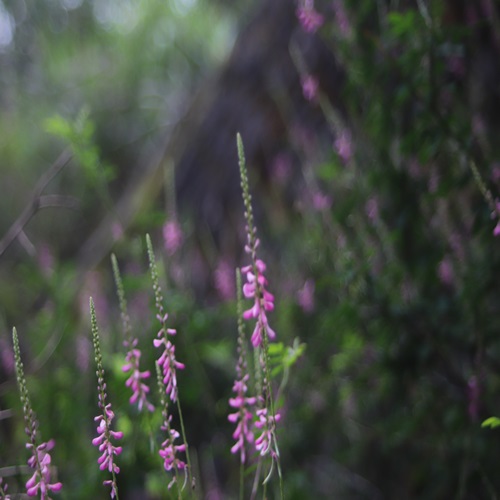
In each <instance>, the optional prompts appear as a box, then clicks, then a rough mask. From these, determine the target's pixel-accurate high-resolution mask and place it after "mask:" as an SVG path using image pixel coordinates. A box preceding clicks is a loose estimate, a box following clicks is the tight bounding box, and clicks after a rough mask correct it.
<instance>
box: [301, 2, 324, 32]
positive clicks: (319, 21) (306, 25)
mask: <svg viewBox="0 0 500 500" xmlns="http://www.w3.org/2000/svg"><path fill="white" fill-rule="evenodd" d="M302 3H303V5H302V6H301V7H299V8H298V9H297V11H296V14H297V19H298V20H299V22H300V24H301V25H302V28H303V29H304V31H306V32H307V33H315V32H316V31H317V30H318V28H320V27H321V26H322V25H323V23H324V18H323V16H322V15H321V14H319V13H318V12H316V10H314V0H304V1H303V2H302Z"/></svg>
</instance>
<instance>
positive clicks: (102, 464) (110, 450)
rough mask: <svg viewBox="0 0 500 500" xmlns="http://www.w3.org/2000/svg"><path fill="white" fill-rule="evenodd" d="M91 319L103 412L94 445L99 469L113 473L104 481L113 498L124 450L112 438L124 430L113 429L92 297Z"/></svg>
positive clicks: (98, 419) (118, 437)
mask: <svg viewBox="0 0 500 500" xmlns="http://www.w3.org/2000/svg"><path fill="white" fill-rule="evenodd" d="M90 320H91V325H92V341H93V343H94V352H95V361H96V364H97V372H96V373H97V389H98V406H99V408H100V409H101V411H102V413H101V414H100V415H97V416H96V417H95V418H94V421H95V422H98V425H97V434H98V436H97V437H96V438H94V439H93V440H92V444H93V445H94V446H98V447H99V451H100V452H101V453H102V455H101V456H100V457H99V459H98V460H97V463H98V464H99V469H101V470H102V471H104V470H108V471H109V472H110V473H111V479H108V480H106V481H103V484H104V485H105V486H110V487H111V493H110V495H111V498H115V497H118V487H117V484H116V474H118V473H119V472H120V468H119V467H118V466H117V465H116V464H115V462H114V455H119V454H120V453H121V452H122V447H121V446H113V444H112V443H111V438H113V439H121V438H122V437H123V432H116V431H112V430H111V422H112V420H113V418H114V417H115V414H114V413H113V410H112V409H111V403H106V399H107V393H106V384H105V382H104V368H103V366H102V355H101V347H100V342H99V330H98V328H97V318H96V313H95V307H94V301H93V300H92V297H91V298H90Z"/></svg>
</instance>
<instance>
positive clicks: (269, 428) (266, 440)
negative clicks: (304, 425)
mask: <svg viewBox="0 0 500 500" xmlns="http://www.w3.org/2000/svg"><path fill="white" fill-rule="evenodd" d="M256 413H257V418H258V420H257V421H256V422H255V424H254V425H255V427H257V429H261V430H262V433H261V434H260V436H259V437H258V438H257V439H256V440H255V449H256V450H257V451H258V452H259V453H260V455H261V456H264V455H267V454H268V453H270V454H271V456H272V457H273V458H275V454H276V452H275V450H274V449H273V448H272V439H273V435H274V432H275V427H276V422H278V421H279V420H280V418H281V415H280V414H279V413H277V414H276V415H274V416H273V415H270V414H269V412H268V410H267V408H261V409H259V410H257V412H256Z"/></svg>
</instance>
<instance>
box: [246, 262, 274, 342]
mask: <svg viewBox="0 0 500 500" xmlns="http://www.w3.org/2000/svg"><path fill="white" fill-rule="evenodd" d="M255 268H256V269H257V276H255V274H254V269H253V266H252V265H249V266H245V267H243V268H242V269H241V270H242V272H243V273H245V275H246V279H247V282H246V283H245V284H244V285H243V295H244V296H245V297H246V298H247V299H254V305H253V306H252V307H251V308H250V309H248V310H246V311H245V312H244V313H243V318H244V319H246V320H248V319H251V318H256V319H257V323H256V325H255V329H254V331H253V333H252V338H251V341H252V345H253V346H254V347H260V346H261V345H262V339H263V334H264V330H265V331H267V335H268V337H269V339H271V340H274V339H275V338H276V333H275V332H274V330H272V329H271V327H270V326H269V322H268V320H267V315H266V311H272V310H274V295H273V294H272V293H270V292H268V291H267V290H266V286H267V280H266V278H265V276H264V271H265V270H266V265H265V263H264V262H263V261H262V260H260V259H257V260H256V261H255Z"/></svg>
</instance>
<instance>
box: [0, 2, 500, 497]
mask: <svg viewBox="0 0 500 500" xmlns="http://www.w3.org/2000/svg"><path fill="white" fill-rule="evenodd" d="M499 34H500V8H499V6H498V2H495V1H494V0H480V1H477V2H465V1H461V0H444V1H434V0H418V1H417V0H415V1H411V0H400V1H394V0H379V1H377V2H373V1H368V0H366V1H365V0H356V1H355V0H343V1H342V0H328V1H326V0H316V2H314V3H313V2H311V1H308V0H304V1H302V0H299V1H298V2H294V1H292V0H272V1H271V0H260V1H258V2H250V1H244V0H238V1H225V0H171V1H168V2H166V1H164V0H161V1H160V0H136V1H129V0H120V1H118V0H108V1H101V0H36V1H35V0H3V1H0V110H1V112H0V189H1V196H0V477H4V478H5V480H6V481H7V482H8V483H9V491H10V492H12V493H15V492H17V491H19V492H21V491H23V485H24V483H25V481H26V479H27V478H28V477H29V476H28V474H29V471H28V470H27V467H26V465H25V464H26V460H27V458H28V456H27V450H26V449H25V445H24V443H25V436H24V424H23V418H22V407H21V404H20V402H19V398H18V391H17V386H16V381H15V374H14V367H13V356H12V347H11V345H12V343H11V331H12V327H13V326H16V328H17V331H18V333H19V337H20V342H21V351H22V356H23V361H24V366H25V371H26V374H27V380H28V389H29V391H30V395H31V399H32V405H33V407H34V409H35V411H36V413H37V415H38V418H39V421H40V433H41V436H42V437H43V439H44V440H47V439H49V438H54V439H55V441H56V447H55V448H54V450H53V452H52V459H53V464H54V466H55V473H56V474H57V477H58V479H59V480H61V481H62V482H63V483H64V489H63V491H62V492H61V494H60V495H59V496H58V497H59V498H71V499H90V498H106V497H107V495H108V494H109V492H108V491H107V490H106V489H105V488H104V487H103V486H102V481H103V480H104V479H105V478H104V477H103V474H102V473H101V472H100V471H99V469H98V467H97V464H96V461H97V458H98V453H97V450H96V449H95V448H94V447H93V446H92V445H91V439H92V438H93V437H94V435H95V428H94V421H93V417H94V416H95V414H96V413H97V394H96V377H95V368H94V360H93V353H92V343H91V335H90V320H89V313H88V300H89V296H92V297H93V298H94V301H95V302H96V308H97V319H98V322H99V327H100V332H101V340H102V348H103V352H104V364H105V369H106V374H107V379H108V389H109V394H110V399H111V401H112V403H113V407H114V410H115V413H116V415H117V422H116V424H117V427H118V428H119V429H120V430H123V431H124V433H125V438H124V442H123V446H124V451H123V454H122V455H121V456H120V457H119V465H120V467H121V469H122V472H121V473H120V475H119V488H120V493H121V497H122V498H125V499H143V498H151V499H156V498H168V492H167V490H166V485H167V484H168V481H169V480H168V478H166V477H165V473H164V472H163V471H162V469H161V461H160V459H159V457H157V455H156V454H155V450H156V448H155V447H157V446H158V439H157V438H158V433H157V430H156V429H157V428H158V426H159V424H160V418H161V417H160V415H159V414H158V413H155V414H153V415H149V416H148V415H144V414H140V413H137V411H136V410H134V409H133V408H131V407H130V406H129V404H128V398H129V392H128V389H126V388H125V387H124V382H125V380H126V378H127V376H126V374H124V373H123V372H122V370H121V366H122V365H123V362H124V355H125V349H124V347H123V344H122V342H123V335H122V328H121V320H120V312H119V307H118V299H117V297H116V292H115V286H114V283H113V276H112V271H111V262H110V255H111V252H114V253H115V254H116V256H117V259H118V262H119V264H120V269H121V271H122V275H123V280H124V285H125V293H126V296H127V300H128V303H129V313H130V317H131V322H132V326H133V332H134V335H136V336H137V337H138V340H139V345H140V347H141V349H142V351H143V358H142V360H143V361H144V366H145V367H149V368H150V369H151V367H152V366H154V359H155V357H156V353H155V352H154V351H155V349H154V348H153V347H152V339H153V338H154V336H155V335H156V331H157V329H158V326H157V321H156V319H155V314H156V313H155V310H154V295H153V292H152V286H151V282H150V278H149V274H148V263H147V256H146V251H145V234H146V233H149V234H151V236H152V239H153V242H154V245H155V250H156V254H157V257H158V259H159V262H158V264H159V266H160V272H161V280H162V286H163V288H164V296H165V304H166V309H167V311H168V312H169V313H170V319H169V321H171V322H172V326H175V327H176V328H177V330H178V332H179V334H178V336H177V338H176V342H177V351H176V354H177V356H178V359H179V360H181V361H183V362H184V363H185V364H186V370H185V371H184V372H182V373H180V374H179V388H180V394H181V399H182V404H183V409H184V413H185V415H184V416H185V420H186V429H187V434H188V439H189V442H190V445H191V450H192V453H193V456H194V462H195V469H196V471H195V474H196V476H197V485H198V488H199V490H198V491H199V492H200V496H201V497H203V498H209V499H215V498H235V497H237V495H238V478H239V466H238V462H237V457H235V456H233V455H231V454H230V452H229V450H230V447H231V446H232V438H231V434H232V426H231V424H229V422H228V421H227V413H228V412H229V407H228V403H227V401H228V398H229V397H230V396H231V388H232V381H233V379H234V375H235V363H236V336H237V328H236V312H235V311H236V306H235V283H234V269H235V268H236V267H238V266H240V267H241V266H243V265H246V264H247V263H248V260H247V256H246V255H245V253H244V251H243V245H244V241H245V223H244V218H243V204H242V201H241V193H240V187H239V173H238V165H237V152H236V133H237V132H240V133H241V135H242V138H243V142H244V145H245V151H246V156H247V161H248V168H249V177H250V184H251V189H252V193H253V204H254V210H255V216H256V224H257V227H258V232H259V237H260V239H261V245H260V247H259V251H260V252H261V255H260V256H261V258H263V259H264V260H265V261H266V263H267V266H268V270H267V276H268V279H269V289H270V291H272V292H273V293H274V294H275V296H276V310H275V311H274V312H273V313H272V314H269V321H270V323H271V326H272V327H273V329H274V330H276V332H277V334H278V338H279V341H280V342H283V344H284V346H292V345H293V343H294V341H295V342H296V343H301V344H305V345H306V348H305V351H304V352H303V353H302V355H301V356H300V358H299V359H298V360H297V361H296V363H295V364H294V365H293V369H292V370H291V373H290V374H289V376H288V378H287V380H286V385H285V388H284V391H283V398H282V400H281V401H280V404H281V405H282V413H283V419H282V422H281V423H280V431H279V438H280V449H281V456H282V467H283V471H284V481H285V489H286V498H290V499H295V498H296V499H303V498H341V499H344V498H345V499H378V498H380V499H382V498H387V499H406V498H408V499H413V498H422V499H449V498H457V499H471V500H472V499H483V498H484V499H493V498H497V497H498V496H499V495H500V475H499V474H498V465H497V463H498V455H499V453H500V452H499V450H500V438H499V435H498V430H495V429H490V428H484V427H482V426H481V424H482V422H483V421H484V420H485V419H487V418H488V417H491V416H495V415H500V373H499V372H500V293H499V291H498V290H499V289H498V284H497V277H498V276H499V275H500V274H499V272H500V251H499V245H500V240H499V239H498V238H499V236H498V235H497V233H500V226H497V223H498V220H499V218H500V209H499V208H498V207H497V200H496V199H497V196H499V190H500V157H499V146H498V141H497V137H498V133H499V132H500V119H499V117H500V86H499V85H500V84H499V82H500V35H499ZM282 375H283V373H280V374H278V375H277V378H276V380H275V383H276V385H277V386H278V385H279V384H280V382H281V377H282ZM152 397H153V400H156V401H155V403H156V402H157V394H156V391H155V389H154V388H153V390H152ZM277 492H278V489H277V481H276V480H274V481H273V482H271V485H270V486H269V488H268V496H269V498H277V497H278V493H277Z"/></svg>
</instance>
